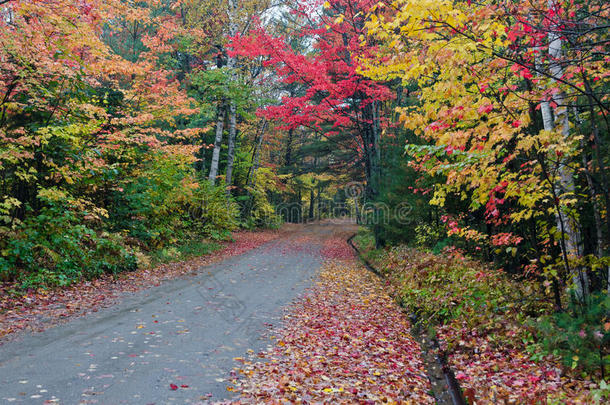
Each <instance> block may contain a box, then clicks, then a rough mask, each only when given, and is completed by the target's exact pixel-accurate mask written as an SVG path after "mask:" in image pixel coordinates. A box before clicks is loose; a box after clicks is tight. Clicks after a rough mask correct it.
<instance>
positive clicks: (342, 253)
mask: <svg viewBox="0 0 610 405" xmlns="http://www.w3.org/2000/svg"><path fill="white" fill-rule="evenodd" d="M321 253H322V257H324V258H325V259H331V260H332V259H336V260H350V259H353V258H354V257H355V254H354V250H353V249H352V248H351V247H350V246H349V245H348V244H347V242H346V241H345V239H344V238H339V237H334V238H330V239H327V240H325V241H324V245H323V247H322V251H321Z"/></svg>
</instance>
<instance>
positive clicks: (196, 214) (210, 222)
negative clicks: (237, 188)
mask: <svg viewBox="0 0 610 405" xmlns="http://www.w3.org/2000/svg"><path fill="white" fill-rule="evenodd" d="M189 213H190V227H191V228H192V229H193V230H195V231H196V232H197V233H199V234H202V235H206V236H209V237H211V238H212V239H214V240H222V239H227V238H228V237H229V236H230V235H231V231H233V230H235V229H237V227H238V226H239V206H238V205H237V203H235V201H233V199H232V198H230V197H229V196H227V193H226V191H225V188H224V186H212V185H211V184H210V183H208V182H207V181H205V180H204V181H201V182H200V186H199V188H198V189H197V190H195V192H194V201H193V203H192V204H191V205H190V207H189Z"/></svg>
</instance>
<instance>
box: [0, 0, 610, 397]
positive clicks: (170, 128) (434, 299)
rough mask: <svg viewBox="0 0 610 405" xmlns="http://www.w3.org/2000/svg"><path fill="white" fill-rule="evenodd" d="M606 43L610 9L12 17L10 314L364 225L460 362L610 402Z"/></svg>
mask: <svg viewBox="0 0 610 405" xmlns="http://www.w3.org/2000/svg"><path fill="white" fill-rule="evenodd" d="M609 29H610V4H608V3H607V2H606V1H603V0H479V1H474V0H473V1H471V0H468V1H450V0H417V1H414V0H382V1H378V0H328V1H322V0H304V1H299V0H242V1H237V0H222V1H210V0H139V1H137V0H0V282H1V283H2V285H3V287H2V292H3V294H9V295H11V296H19V295H21V294H24V293H26V294H27V292H28V291H30V292H31V291H39V290H53V289H62V288H67V287H70V286H74V285H77V284H78V283H80V282H82V281H83V280H94V279H96V278H99V277H102V276H108V275H112V276H118V275H119V274H121V273H124V272H133V271H135V270H136V269H138V268H146V267H150V266H154V265H157V264H159V263H163V262H168V261H177V260H180V259H181V258H185V257H187V256H189V255H197V254H198V252H200V253H202V252H204V251H205V252H207V251H208V250H209V248H210V246H211V244H214V243H221V241H226V240H230V239H231V237H232V236H231V235H232V232H234V231H237V230H243V229H246V230H256V229H278V228H280V227H281V226H282V224H284V223H306V222H308V221H313V220H320V219H333V218H337V217H350V218H352V219H353V220H355V221H357V222H358V224H360V225H361V228H360V231H359V234H358V236H357V237H356V243H357V244H358V245H359V246H360V249H361V250H362V251H363V252H364V253H363V255H364V256H365V258H366V259H367V260H368V261H370V262H371V263H373V264H374V265H375V266H376V267H379V268H380V269H381V272H382V273H384V274H385V275H386V277H387V279H388V283H389V284H391V286H392V288H393V291H394V293H393V295H394V297H395V298H396V299H397V300H398V301H400V302H401V303H402V305H404V306H406V307H408V308H410V309H411V311H412V312H414V313H416V314H417V316H418V317H419V318H420V319H422V322H423V323H424V324H427V325H428V324H429V325H434V326H436V327H438V328H439V329H438V336H439V337H440V339H441V340H442V341H445V342H446V343H447V345H446V347H444V350H446V351H448V352H450V353H454V357H453V359H454V360H453V361H455V362H456V363H457V362H459V361H467V357H468V353H470V350H475V351H476V350H478V349H477V347H481V346H483V347H491V348H498V347H502V348H503V350H504V349H506V350H509V349H510V350H516V351H518V352H519V353H526V354H525V356H526V357H527V358H528V360H531V361H534V362H536V361H542V362H544V361H550V360H549V359H555V360H553V361H557V362H558V364H561V365H562V367H563V368H564V369H565V373H568V374H570V375H573V376H575V378H577V379H580V381H589V382H595V384H597V385H596V387H597V388H596V389H593V390H588V391H587V394H586V395H591V397H584V398H585V399H584V400H583V399H582V398H581V400H583V401H584V402H580V403H587V401H588V400H591V398H593V397H595V399H596V400H600V399H601V398H608V397H610V389H609V388H608V385H607V384H606V381H607V379H608V373H609V372H610V287H609V282H610V215H609V214H608V209H609V207H610V194H609V192H610V191H609V184H610V183H609V181H610V180H609V176H610V173H609V171H608V165H609V160H610V149H609V146H608V143H609V142H610V69H609V67H610V32H609ZM473 314H479V315H477V316H474V315H473ZM441 346H442V345H441ZM490 350H491V349H490ZM459 356H462V357H461V359H462V360H457V359H458V358H460V357H459ZM496 360H497V359H496ZM497 361H498V362H499V360H497ZM507 361H508V360H507ZM490 364H491V360H490ZM455 367H457V368H458V369H459V366H457V365H456V366H455ZM489 367H502V365H501V364H499V365H498V364H496V365H494V366H492V365H490V366H489ZM484 371H485V370H483V372H482V373H483V374H484ZM471 373H472V370H471ZM458 374H460V373H458ZM481 378H484V377H481ZM458 380H460V383H462V385H463V388H464V389H465V395H466V396H467V397H468V396H469V395H474V394H473V392H474V390H478V391H477V395H479V394H480V393H481V391H480V389H479V388H477V387H478V385H480V384H481V383H480V381H479V382H477V381H476V379H475V380H471V381H470V382H469V381H468V380H467V379H466V377H463V378H462V379H460V378H459V375H458ZM536 382H537V380H536V381H533V382H532V380H531V379H530V382H529V383H531V384H534V385H535V384H536ZM469 384H470V385H469ZM583 384H584V383H583ZM468 387H471V388H468ZM469 389H471V390H472V392H471V391H469ZM543 391H544V390H542V391H540V392H538V391H536V394H532V392H530V391H528V392H527V393H525V392H524V393H523V395H524V397H522V398H521V400H524V398H527V395H540V397H537V398H538V400H540V401H543V400H542V399H540V398H546V397H545V396H544V395H547V392H546V391H544V392H543ZM574 391H578V392H581V391H582V390H578V389H576V388H575V389H574ZM564 394H565V395H567V396H568V397H570V398H572V397H571V395H572V394H573V392H572V391H570V392H568V393H567V394H566V393H564ZM480 395H483V394H480ZM485 395H487V394H485ZM507 395H508V394H507ZM562 395H563V394H562ZM583 395H584V394H583ZM555 400H556V401H559V402H557V403H562V402H561V401H562V400H565V398H563V399H561V397H559V399H557V398H555ZM517 402H519V401H517ZM540 403H543V402H540ZM544 403H546V402H544ZM577 403H578V402H577Z"/></svg>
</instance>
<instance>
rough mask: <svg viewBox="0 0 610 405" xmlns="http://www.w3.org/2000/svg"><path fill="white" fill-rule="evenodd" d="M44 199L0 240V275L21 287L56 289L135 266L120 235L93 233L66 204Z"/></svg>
mask: <svg viewBox="0 0 610 405" xmlns="http://www.w3.org/2000/svg"><path fill="white" fill-rule="evenodd" d="M47 203H48V204H49V205H48V206H47V207H44V208H42V209H41V210H40V213H39V214H38V215H36V216H31V217H28V218H27V219H26V220H25V221H24V222H22V223H21V224H20V225H18V226H17V227H16V229H14V230H13V231H12V232H11V235H10V237H9V238H7V239H5V240H4V241H3V242H2V243H1V244H0V248H1V253H2V256H1V257H0V278H1V279H3V280H5V281H17V282H18V283H19V286H20V287H21V288H23V289H27V288H38V287H58V286H66V285H70V284H72V283H74V282H77V281H79V280H82V279H93V278H96V277H99V276H101V275H103V274H117V273H120V272H123V271H130V270H135V268H136V259H135V256H134V255H133V254H132V253H131V252H129V251H128V250H127V249H126V248H125V247H124V241H123V237H122V236H121V235H118V234H111V233H107V232H100V233H99V234H98V233H97V232H96V231H95V230H93V229H92V228H90V227H89V226H88V225H86V224H85V222H86V221H85V220H84V218H82V217H79V216H78V215H77V214H76V213H75V212H73V211H72V210H71V209H70V208H69V207H67V206H66V205H64V204H62V203H61V202H59V201H47ZM82 214H83V215H87V212H83V213H82Z"/></svg>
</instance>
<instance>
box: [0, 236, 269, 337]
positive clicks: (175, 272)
mask: <svg viewBox="0 0 610 405" xmlns="http://www.w3.org/2000/svg"><path fill="white" fill-rule="evenodd" d="M279 235H280V234H279V233H278V232H275V231H261V232H247V231H241V232H236V233H234V234H233V238H234V242H223V243H222V245H223V247H222V249H220V250H218V251H216V252H214V253H212V254H210V255H207V256H202V257H198V258H195V259H192V260H187V261H184V262H176V263H169V264H164V265H162V266H159V267H156V268H154V269H140V270H138V271H135V272H132V273H124V274H121V275H120V276H119V277H118V278H116V279H114V278H112V277H111V276H105V277H102V278H100V279H97V280H93V281H83V282H81V283H78V284H76V285H73V286H71V287H69V288H65V289H58V290H51V291H49V290H42V289H40V290H38V291H30V292H27V293H25V294H23V295H19V296H15V294H11V293H10V290H11V289H12V288H14V286H13V285H12V284H9V283H5V284H3V285H0V297H1V298H0V339H1V338H4V337H6V336H7V335H9V334H12V333H15V332H18V331H22V330H33V331H42V330H44V329H46V328H47V327H49V326H52V325H54V324H57V323H60V322H62V321H64V320H66V319H67V318H69V317H71V316H77V315H84V314H86V313H88V312H96V311H98V310H99V309H101V308H105V307H109V306H111V305H113V304H114V303H116V301H117V300H118V299H120V297H121V295H122V294H123V293H125V292H133V291H138V290H141V289H144V288H147V287H151V286H155V285H159V284H160V283H161V282H163V281H164V280H169V279H173V278H177V277H181V276H185V275H188V274H192V273H194V272H196V271H197V270H198V269H199V268H201V267H202V266H205V265H208V264H211V263H214V262H217V261H220V260H222V259H224V258H226V257H231V256H236V255H240V254H242V253H245V252H247V251H248V250H251V249H254V248H256V247H258V246H261V245H263V244H265V243H267V242H269V241H271V240H273V239H276V238H277V237H278V236H279Z"/></svg>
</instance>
